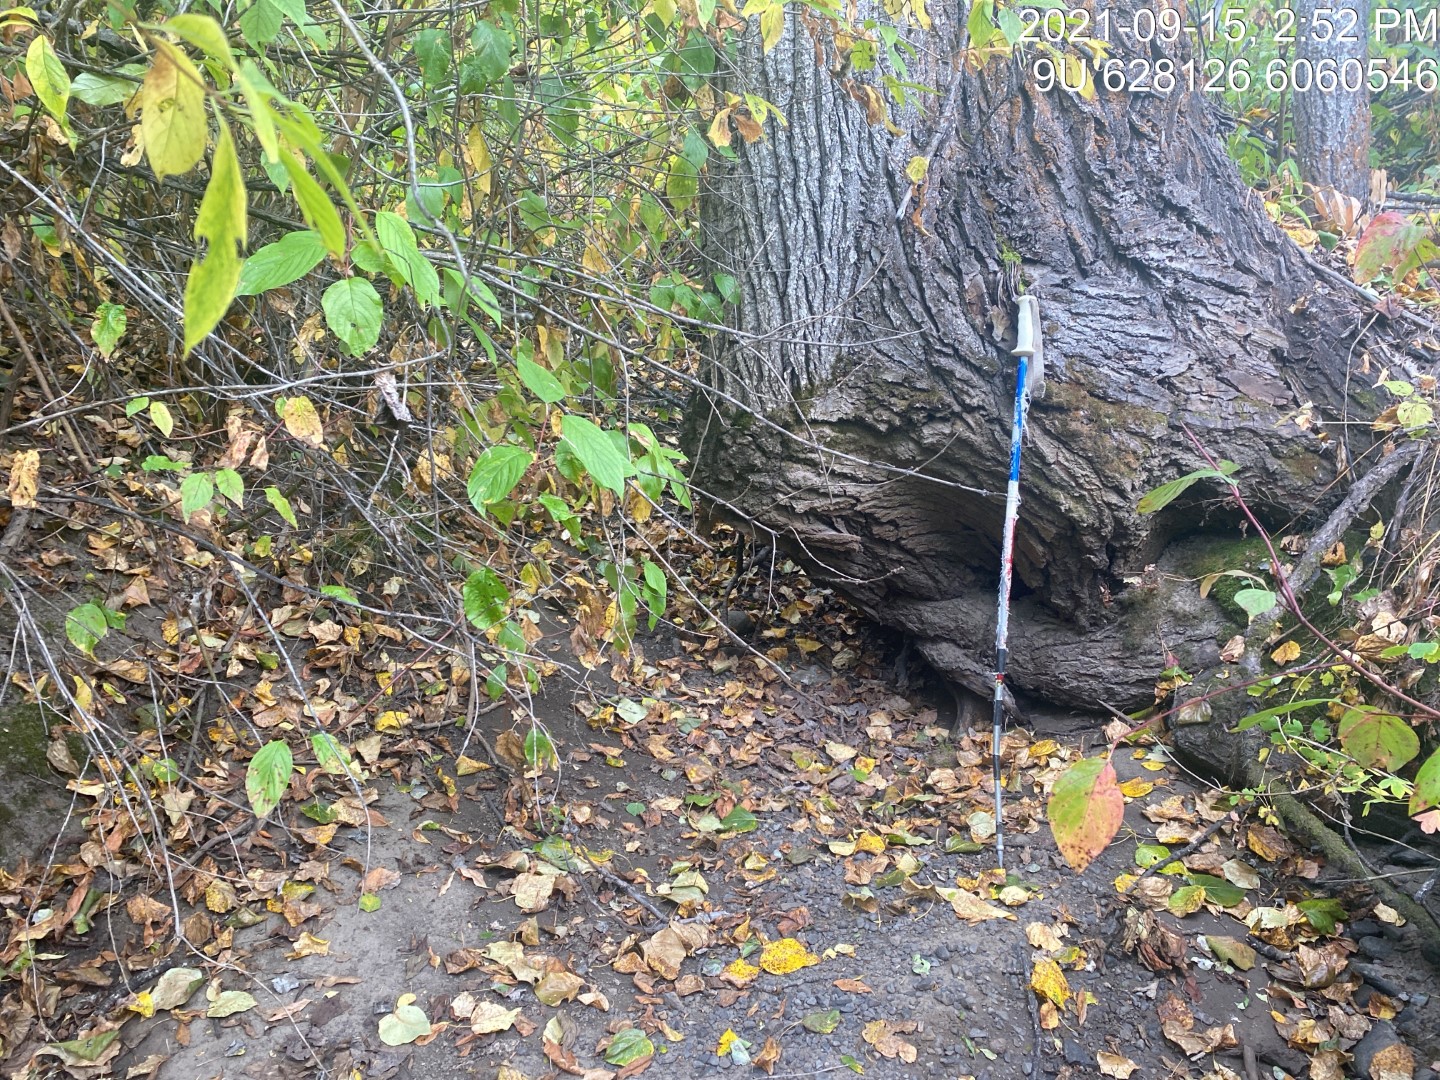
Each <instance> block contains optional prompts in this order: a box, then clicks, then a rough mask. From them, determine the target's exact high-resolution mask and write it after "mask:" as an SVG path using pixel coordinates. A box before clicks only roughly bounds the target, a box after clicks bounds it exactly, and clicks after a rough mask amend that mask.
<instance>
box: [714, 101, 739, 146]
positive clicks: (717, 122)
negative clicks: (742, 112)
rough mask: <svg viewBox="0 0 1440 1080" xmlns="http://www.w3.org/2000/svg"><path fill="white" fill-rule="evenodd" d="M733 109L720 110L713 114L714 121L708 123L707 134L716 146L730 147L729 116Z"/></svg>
mask: <svg viewBox="0 0 1440 1080" xmlns="http://www.w3.org/2000/svg"><path fill="white" fill-rule="evenodd" d="M734 111H735V110H734V109H721V110H720V111H719V112H717V113H716V114H715V119H713V120H711V121H710V130H709V132H708V133H707V134H708V135H709V138H710V141H711V142H712V143H714V144H715V145H716V146H729V145H730V138H731V135H730V114H731V113H732V112H734Z"/></svg>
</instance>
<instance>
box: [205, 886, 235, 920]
mask: <svg viewBox="0 0 1440 1080" xmlns="http://www.w3.org/2000/svg"><path fill="white" fill-rule="evenodd" d="M236 903H237V900H236V898H235V886H233V885H231V884H230V883H229V882H228V881H221V880H220V879H218V878H217V879H216V880H214V881H212V882H210V884H209V885H207V886H205V906H206V907H207V908H209V909H210V910H211V911H213V912H214V913H215V914H216V915H224V914H227V913H228V912H230V911H233V910H234V908H235V905H236Z"/></svg>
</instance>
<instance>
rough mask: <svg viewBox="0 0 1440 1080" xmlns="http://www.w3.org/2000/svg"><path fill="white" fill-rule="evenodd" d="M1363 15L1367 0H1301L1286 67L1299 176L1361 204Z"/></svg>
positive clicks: (1366, 167)
mask: <svg viewBox="0 0 1440 1080" xmlns="http://www.w3.org/2000/svg"><path fill="white" fill-rule="evenodd" d="M1369 14H1370V5H1369V3H1368V2H1367V0H1299V2H1298V3H1297V4H1296V5H1295V19H1296V25H1295V28H1294V29H1293V31H1292V33H1293V35H1294V37H1295V57H1296V64H1295V66H1294V67H1293V68H1291V69H1290V72H1289V73H1290V75H1291V77H1292V80H1293V81H1294V83H1295V90H1294V91H1293V100H1294V102H1295V153H1296V156H1297V157H1298V158H1299V162H1300V176H1301V178H1302V179H1304V181H1305V182H1306V183H1307V184H1312V185H1314V186H1315V187H1317V188H1333V189H1334V190H1336V191H1338V192H1340V193H1341V194H1342V195H1349V196H1351V197H1352V198H1356V199H1359V200H1360V203H1361V205H1362V206H1363V205H1364V204H1365V201H1366V200H1367V199H1368V198H1369V197H1370V91H1369V87H1368V86H1367V72H1366V69H1365V59H1366V43H1367V42H1368V40H1369V35H1370V27H1369V25H1368V22H1367V20H1368V18H1369ZM1307 65H1308V66H1307ZM1332 77H1333V78H1334V79H1335V80H1336V81H1334V82H1330V81H1328V80H1330V79H1331V78H1332ZM1302 88H1303V89H1302Z"/></svg>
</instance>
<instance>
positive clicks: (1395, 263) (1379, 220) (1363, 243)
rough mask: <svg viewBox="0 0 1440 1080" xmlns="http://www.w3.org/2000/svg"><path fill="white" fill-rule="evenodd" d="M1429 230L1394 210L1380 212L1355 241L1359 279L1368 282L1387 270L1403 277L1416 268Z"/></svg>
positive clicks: (1356, 278) (1356, 269) (1357, 276)
mask: <svg viewBox="0 0 1440 1080" xmlns="http://www.w3.org/2000/svg"><path fill="white" fill-rule="evenodd" d="M1425 246H1427V230H1426V229H1425V227H1424V226H1422V225H1414V224H1411V222H1410V220H1409V219H1408V218H1406V217H1405V215H1404V214H1397V213H1395V212H1394V211H1393V210H1391V211H1387V212H1386V213H1383V214H1376V215H1375V218H1374V220H1372V221H1371V222H1370V224H1369V225H1368V226H1367V227H1366V229H1365V232H1364V233H1363V234H1362V235H1361V237H1360V242H1359V243H1357V244H1356V245H1355V280H1356V281H1358V282H1360V284H1362V285H1363V284H1364V283H1365V282H1367V281H1370V280H1371V279H1372V278H1374V277H1376V276H1377V275H1378V274H1381V273H1383V272H1384V271H1386V270H1394V271H1395V275H1394V276H1395V280H1397V281H1398V280H1401V279H1403V278H1404V277H1405V275H1406V274H1407V273H1409V272H1410V271H1411V270H1413V269H1414V268H1415V266H1416V265H1417V263H1416V262H1415V260H1416V258H1417V256H1419V254H1420V252H1421V248H1422V247H1425Z"/></svg>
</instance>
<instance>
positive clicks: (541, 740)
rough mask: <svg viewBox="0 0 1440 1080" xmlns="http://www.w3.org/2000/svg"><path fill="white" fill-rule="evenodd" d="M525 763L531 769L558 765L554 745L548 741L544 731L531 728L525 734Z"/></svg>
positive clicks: (558, 760) (558, 761) (548, 737)
mask: <svg viewBox="0 0 1440 1080" xmlns="http://www.w3.org/2000/svg"><path fill="white" fill-rule="evenodd" d="M525 761H526V762H527V763H528V764H529V766H530V767H531V768H532V769H544V768H547V767H548V766H550V765H552V764H554V765H558V764H559V763H560V755H559V754H557V753H556V752H555V744H554V743H552V742H551V741H550V736H549V735H547V734H545V731H544V729H542V728H539V727H532V728H531V729H530V730H529V731H528V732H526V734H525Z"/></svg>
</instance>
